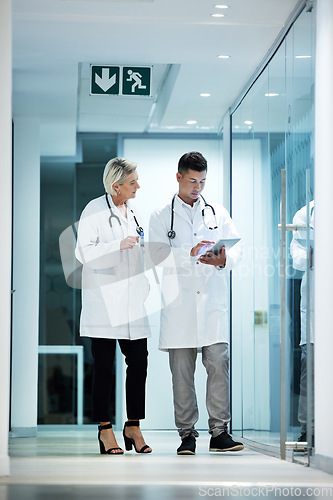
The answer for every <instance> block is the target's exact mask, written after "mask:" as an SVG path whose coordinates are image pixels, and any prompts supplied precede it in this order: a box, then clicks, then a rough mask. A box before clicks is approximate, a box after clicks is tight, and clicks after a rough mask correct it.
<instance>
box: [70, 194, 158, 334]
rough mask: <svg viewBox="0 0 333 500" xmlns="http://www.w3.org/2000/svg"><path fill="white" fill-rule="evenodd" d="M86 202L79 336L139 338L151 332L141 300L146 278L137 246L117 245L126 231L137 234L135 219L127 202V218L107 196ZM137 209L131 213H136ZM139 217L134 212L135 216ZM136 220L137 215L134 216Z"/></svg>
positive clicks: (79, 247)
mask: <svg viewBox="0 0 333 500" xmlns="http://www.w3.org/2000/svg"><path fill="white" fill-rule="evenodd" d="M109 202H110V205H111V208H112V211H113V213H114V214H115V215H116V216H117V217H119V220H120V222H121V225H120V224H119V222H118V220H117V219H116V218H115V217H112V219H111V222H112V228H111V227H110V223H109V217H110V211H109V208H108V206H107V203H106V200H105V196H101V197H99V198H96V199H94V200H92V201H90V202H89V203H88V205H87V206H86V207H85V209H84V210H83V212H82V214H81V218H80V222H79V227H78V238H77V245H76V249H75V255H76V258H77V259H78V260H79V261H80V262H81V263H82V264H83V271H82V311H81V318H80V335H81V336H84V337H99V338H109V339H131V340H134V339H139V338H147V337H149V336H150V329H149V323H148V320H147V317H146V310H145V306H144V302H145V300H146V298H147V296H148V293H149V282H148V280H147V278H146V277H145V275H144V273H143V265H142V260H141V255H140V248H139V245H136V246H135V247H134V248H132V249H127V250H120V242H121V240H123V239H124V238H126V237H127V236H130V235H132V236H137V233H136V227H137V226H136V222H135V220H134V216H133V214H132V213H131V211H130V208H132V210H133V212H134V209H133V206H132V203H131V201H129V202H128V203H127V206H128V210H127V218H126V217H124V216H123V214H122V213H121V211H120V210H118V209H117V207H115V205H114V204H113V202H112V198H111V196H109ZM134 213H135V212H134ZM136 216H137V215H136ZM137 220H138V221H139V220H140V219H139V217H138V216H137Z"/></svg>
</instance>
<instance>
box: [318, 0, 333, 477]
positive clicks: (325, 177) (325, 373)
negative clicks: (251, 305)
mask: <svg viewBox="0 0 333 500" xmlns="http://www.w3.org/2000/svg"><path fill="white" fill-rule="evenodd" d="M332 61H333V2H332V0H317V44H316V82H315V87H316V90H315V204H316V208H315V228H316V229H315V231H316V235H315V264H314V265H315V439H316V442H315V445H316V457H315V458H316V460H317V461H318V463H319V462H321V464H322V467H323V468H326V469H329V470H330V471H331V472H333V448H332V438H331V427H332V415H333V391H332V381H333V363H332V352H333V335H332V312H331V311H332V301H333V266H332V248H333V233H332V231H331V230H330V228H331V225H332V193H333V168H332V165H333V141H332V137H333V122H332V116H333V96H332V88H333V65H332ZM319 457H321V459H322V460H320V459H319ZM325 457H327V458H328V459H329V460H328V461H327V460H325Z"/></svg>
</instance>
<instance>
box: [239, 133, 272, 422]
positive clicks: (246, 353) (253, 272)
mask: <svg viewBox="0 0 333 500" xmlns="http://www.w3.org/2000/svg"><path fill="white" fill-rule="evenodd" d="M232 183H233V213H232V218H233V221H234V223H235V225H236V227H237V229H238V231H239V233H240V235H241V237H242V241H243V245H244V254H243V258H242V261H241V262H240V264H239V265H238V266H237V267H236V269H235V270H234V271H233V283H232V284H233V286H232V293H233V296H232V301H233V315H232V318H233V322H232V335H233V337H232V340H233V341H232V357H233V362H232V370H233V371H232V389H233V400H232V401H233V429H234V430H237V429H242V428H244V429H258V430H269V425H270V408H269V404H268V402H269V396H270V395H269V390H270V387H269V331H268V326H263V325H254V312H255V311H256V310H258V311H266V312H268V307H269V305H268V278H267V276H266V266H267V260H266V259H267V255H268V251H267V250H268V242H267V232H266V231H263V230H262V228H264V227H266V226H267V221H266V220H265V217H266V215H267V214H266V212H265V210H264V208H263V207H265V206H267V203H266V199H265V196H264V194H265V193H266V194H267V196H270V189H269V185H268V184H267V179H265V172H264V170H263V164H262V155H261V141H260V140H259V139H254V140H233V171H232ZM263 185H265V186H266V188H265V189H264V188H263ZM260 256H263V258H260ZM256 359H257V360H259V361H258V362H257V363H256V362H255V360H256Z"/></svg>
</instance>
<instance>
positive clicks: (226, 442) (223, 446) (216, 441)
mask: <svg viewBox="0 0 333 500" xmlns="http://www.w3.org/2000/svg"><path fill="white" fill-rule="evenodd" d="M243 449H244V445H243V444H242V443H237V442H236V441H234V440H233V439H232V437H231V436H230V435H229V434H228V433H227V432H226V431H224V432H222V433H221V434H219V435H218V436H216V437H211V438H210V444H209V451H240V450H243Z"/></svg>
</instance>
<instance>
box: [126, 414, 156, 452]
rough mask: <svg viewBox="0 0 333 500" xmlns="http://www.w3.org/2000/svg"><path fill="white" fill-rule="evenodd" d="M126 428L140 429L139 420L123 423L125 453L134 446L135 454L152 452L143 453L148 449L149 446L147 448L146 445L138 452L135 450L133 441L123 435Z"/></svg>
mask: <svg viewBox="0 0 333 500" xmlns="http://www.w3.org/2000/svg"><path fill="white" fill-rule="evenodd" d="M126 427H140V422H139V420H130V421H127V422H125V425H124V430H123V436H124V441H125V447H126V451H130V450H131V449H132V447H133V446H134V449H135V451H136V452H137V453H151V452H152V450H149V451H145V450H147V449H148V448H150V446H148V445H147V444H145V445H144V446H142V448H141V450H138V449H137V448H136V445H135V441H134V439H132V438H129V437H127V436H126V434H125V428H126Z"/></svg>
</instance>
